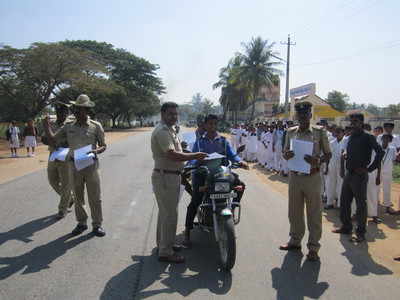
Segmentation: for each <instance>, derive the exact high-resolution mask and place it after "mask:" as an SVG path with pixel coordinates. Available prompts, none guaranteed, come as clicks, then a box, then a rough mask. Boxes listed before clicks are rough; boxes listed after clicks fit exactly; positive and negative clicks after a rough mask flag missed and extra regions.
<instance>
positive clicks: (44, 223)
mask: <svg viewBox="0 0 400 300" xmlns="http://www.w3.org/2000/svg"><path fill="white" fill-rule="evenodd" d="M56 222H57V219H56V215H50V216H47V217H43V218H39V219H36V220H33V221H30V222H28V223H25V224H23V225H21V226H18V227H16V228H14V229H11V230H10V231H7V232H0V246H1V245H2V244H4V243H5V242H7V241H11V240H17V241H21V242H24V243H29V242H32V240H31V237H32V236H33V235H34V233H35V232H38V231H40V230H43V229H45V228H47V227H49V226H51V225H53V224H54V223H56Z"/></svg>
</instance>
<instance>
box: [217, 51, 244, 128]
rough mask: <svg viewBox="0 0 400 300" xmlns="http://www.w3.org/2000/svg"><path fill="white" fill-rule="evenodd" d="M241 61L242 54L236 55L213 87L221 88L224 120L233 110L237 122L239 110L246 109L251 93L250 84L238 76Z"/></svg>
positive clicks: (223, 69) (220, 100)
mask: <svg viewBox="0 0 400 300" xmlns="http://www.w3.org/2000/svg"><path fill="white" fill-rule="evenodd" d="M241 62H242V60H241V56H240V55H235V57H233V58H232V59H231V60H230V61H229V63H228V65H227V66H226V67H224V68H222V69H221V70H220V72H219V80H218V82H216V83H215V84H214V85H213V89H216V88H221V97H220V98H219V103H220V104H221V107H222V110H223V117H222V118H223V120H226V115H227V113H228V111H233V112H234V116H233V119H234V122H235V123H236V122H237V114H238V111H240V110H245V109H246V107H247V103H248V98H249V94H250V90H249V88H248V86H247V85H246V84H245V83H244V82H241V78H240V77H238V76H236V74H237V73H238V71H239V68H240V66H241Z"/></svg>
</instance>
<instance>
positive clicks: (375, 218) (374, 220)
mask: <svg viewBox="0 0 400 300" xmlns="http://www.w3.org/2000/svg"><path fill="white" fill-rule="evenodd" d="M372 222H374V223H375V224H381V223H382V220H381V218H379V217H372Z"/></svg>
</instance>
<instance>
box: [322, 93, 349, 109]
mask: <svg viewBox="0 0 400 300" xmlns="http://www.w3.org/2000/svg"><path fill="white" fill-rule="evenodd" d="M326 102H328V103H329V104H330V105H331V106H332V107H333V108H334V109H336V110H338V111H340V112H344V111H345V110H346V109H347V108H348V106H349V104H348V103H349V96H348V95H347V94H344V93H341V92H339V91H336V90H333V91H332V92H329V93H328V97H327V98H326Z"/></svg>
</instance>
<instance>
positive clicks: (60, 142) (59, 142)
mask: <svg viewBox="0 0 400 300" xmlns="http://www.w3.org/2000/svg"><path fill="white" fill-rule="evenodd" d="M67 123H68V120H65V121H64V123H63V124H61V125H60V124H59V123H57V122H53V123H51V124H50V127H51V131H52V132H54V134H57V132H58V131H59V130H60V129H61V127H63V126H64V125H65V124H67ZM60 147H63V148H68V143H67V140H66V139H65V138H61V137H60V138H58V139H56V140H55V144H54V145H49V151H50V153H52V152H53V151H55V150H56V149H57V148H60Z"/></svg>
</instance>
